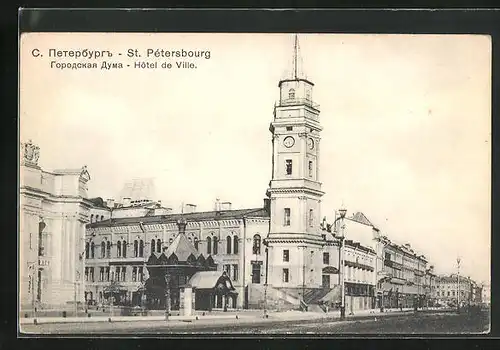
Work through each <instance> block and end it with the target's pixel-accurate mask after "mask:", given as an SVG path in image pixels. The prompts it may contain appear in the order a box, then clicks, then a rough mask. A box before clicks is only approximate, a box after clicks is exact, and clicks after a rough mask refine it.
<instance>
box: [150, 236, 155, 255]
mask: <svg viewBox="0 0 500 350" xmlns="http://www.w3.org/2000/svg"><path fill="white" fill-rule="evenodd" d="M155 247H156V242H155V240H154V239H152V240H151V253H154V252H155Z"/></svg>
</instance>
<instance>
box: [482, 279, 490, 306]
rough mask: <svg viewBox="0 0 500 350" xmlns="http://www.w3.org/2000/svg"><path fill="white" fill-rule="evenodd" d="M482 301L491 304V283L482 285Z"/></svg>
mask: <svg viewBox="0 0 500 350" xmlns="http://www.w3.org/2000/svg"><path fill="white" fill-rule="evenodd" d="M481 302H482V303H484V304H486V305H490V304H491V285H490V284H489V283H484V284H482V285H481Z"/></svg>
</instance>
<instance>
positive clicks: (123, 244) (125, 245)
mask: <svg viewBox="0 0 500 350" xmlns="http://www.w3.org/2000/svg"><path fill="white" fill-rule="evenodd" d="M122 255H123V257H124V258H126V257H127V242H125V241H123V242H122Z"/></svg>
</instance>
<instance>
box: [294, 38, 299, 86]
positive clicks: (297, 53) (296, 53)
mask: <svg viewBox="0 0 500 350" xmlns="http://www.w3.org/2000/svg"><path fill="white" fill-rule="evenodd" d="M298 50H299V38H298V35H297V34H295V42H294V45H293V79H297V66H298V62H297V60H298V56H299V52H298Z"/></svg>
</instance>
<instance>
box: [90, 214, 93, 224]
mask: <svg viewBox="0 0 500 350" xmlns="http://www.w3.org/2000/svg"><path fill="white" fill-rule="evenodd" d="M93 221H94V214H92V215H90V223H92V222H93Z"/></svg>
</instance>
